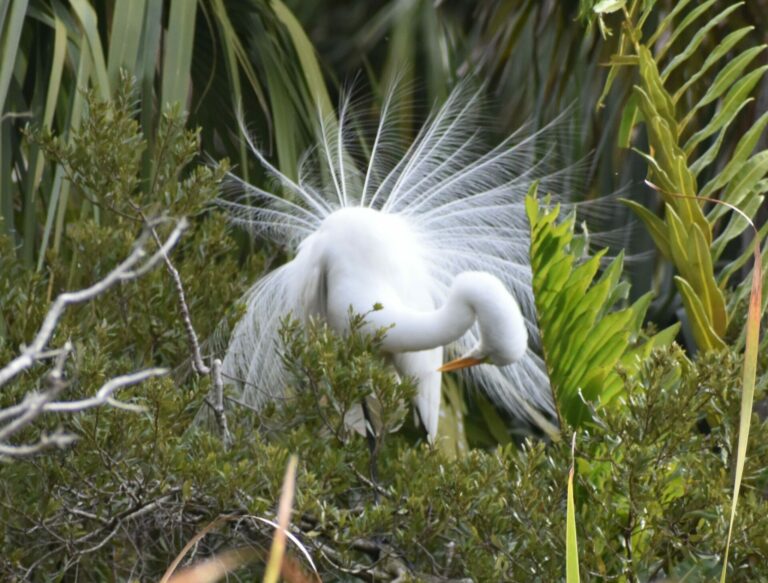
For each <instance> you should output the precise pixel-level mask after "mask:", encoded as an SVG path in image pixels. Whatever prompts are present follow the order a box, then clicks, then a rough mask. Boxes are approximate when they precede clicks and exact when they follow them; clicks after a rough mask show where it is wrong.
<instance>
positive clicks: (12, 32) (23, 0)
mask: <svg viewBox="0 0 768 583" xmlns="http://www.w3.org/2000/svg"><path fill="white" fill-rule="evenodd" d="M28 4H29V2H28V0H15V1H14V2H13V4H12V6H11V10H10V12H9V13H8V18H7V19H6V21H5V23H4V25H5V26H4V27H3V29H2V34H3V38H2V54H0V113H5V100H6V99H7V97H8V88H9V87H10V85H11V77H12V76H13V69H14V67H15V65H16V53H17V51H18V49H19V40H20V39H21V30H22V28H23V25H24V18H25V16H26V14H27V5H28Z"/></svg>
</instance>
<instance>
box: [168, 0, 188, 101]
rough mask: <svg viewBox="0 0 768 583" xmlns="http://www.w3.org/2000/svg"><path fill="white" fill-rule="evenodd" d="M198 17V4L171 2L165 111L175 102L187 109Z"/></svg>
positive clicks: (186, 0)
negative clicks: (196, 19)
mask: <svg viewBox="0 0 768 583" xmlns="http://www.w3.org/2000/svg"><path fill="white" fill-rule="evenodd" d="M196 15H197V2H196V1H194V0H173V1H172V2H171V12H170V16H169V18H168V32H167V33H166V37H165V54H164V62H163V84H162V89H161V92H160V95H161V100H160V104H161V108H165V107H167V106H168V105H170V104H173V103H179V104H180V105H181V107H182V109H186V107H187V96H188V95H189V79H190V77H189V70H190V65H191V64H192V50H193V48H194V44H193V41H194V38H195V17H196Z"/></svg>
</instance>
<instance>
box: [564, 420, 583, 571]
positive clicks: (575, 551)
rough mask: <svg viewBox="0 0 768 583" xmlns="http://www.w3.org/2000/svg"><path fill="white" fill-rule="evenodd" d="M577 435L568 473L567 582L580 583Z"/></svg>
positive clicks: (572, 444)
mask: <svg viewBox="0 0 768 583" xmlns="http://www.w3.org/2000/svg"><path fill="white" fill-rule="evenodd" d="M575 454H576V433H574V434H573V441H572V442H571V469H570V471H569V472H568V502H567V507H566V512H565V581H566V583H579V581H580V578H579V545H578V541H577V538H576V505H575V504H574V502H573V474H574V471H575V469H576V468H575V466H576V459H575V458H576V455H575Z"/></svg>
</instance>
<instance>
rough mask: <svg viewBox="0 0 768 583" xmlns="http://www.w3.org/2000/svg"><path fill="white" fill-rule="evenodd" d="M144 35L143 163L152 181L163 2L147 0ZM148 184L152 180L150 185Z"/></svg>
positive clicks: (140, 67)
mask: <svg viewBox="0 0 768 583" xmlns="http://www.w3.org/2000/svg"><path fill="white" fill-rule="evenodd" d="M144 16H145V18H144V32H143V34H142V38H141V44H140V45H139V50H140V51H141V54H140V55H139V57H138V58H139V62H138V73H137V77H138V78H139V79H140V81H139V83H140V91H141V102H142V103H141V130H142V132H143V134H144V136H145V138H146V140H147V149H146V150H145V151H144V155H143V157H142V160H141V173H142V176H143V177H144V178H145V179H148V178H149V175H150V173H151V168H152V159H153V154H154V151H155V139H154V135H155V132H154V131H153V126H154V120H155V107H154V102H155V68H156V59H157V54H158V50H159V49H160V34H161V32H162V31H161V29H162V22H163V0H147V8H146V12H145V14H144ZM146 183H147V184H148V181H147V182H146Z"/></svg>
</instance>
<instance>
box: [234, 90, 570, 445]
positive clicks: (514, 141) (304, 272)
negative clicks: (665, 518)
mask: <svg viewBox="0 0 768 583" xmlns="http://www.w3.org/2000/svg"><path fill="white" fill-rule="evenodd" d="M394 95H395V92H394V91H393V92H390V93H389V95H388V97H387V98H386V99H385V101H384V103H383V105H382V108H381V115H380V119H379V121H378V124H377V126H376V130H375V135H374V136H373V137H372V139H371V141H370V142H369V143H367V144H365V146H364V147H361V146H360V131H359V130H360V125H359V124H355V125H353V123H352V119H353V118H352V116H351V114H350V111H349V110H350V101H349V99H346V100H344V101H343V102H342V105H341V107H340V111H339V117H338V121H336V120H335V119H332V120H328V119H321V120H320V123H319V126H320V127H319V132H318V133H319V144H318V145H317V146H316V148H314V149H313V150H312V151H310V152H308V153H307V154H306V155H305V156H304V157H303V159H302V162H301V164H300V167H299V169H298V170H299V171H298V178H297V180H295V181H294V180H292V179H291V178H289V177H288V176H286V175H285V174H283V173H281V172H280V171H279V170H277V169H276V168H275V167H274V166H273V165H272V164H270V162H269V161H268V160H267V159H266V158H265V157H264V156H263V154H262V153H261V152H260V151H259V149H258V148H257V147H255V145H254V144H253V143H252V142H249V143H250V146H251V148H252V150H253V153H254V154H255V156H256V157H257V158H258V159H259V161H260V162H261V164H263V165H264V167H265V168H266V170H267V171H268V172H269V174H271V175H272V176H273V177H274V179H275V180H276V182H277V183H278V184H279V187H280V191H281V194H276V193H273V192H269V191H267V190H264V189H261V188H258V187H255V186H252V185H250V184H246V183H244V182H242V181H239V182H238V189H241V190H242V192H243V193H244V199H239V202H232V201H222V202H221V204H222V206H223V207H225V208H226V209H227V210H228V211H229V212H230V213H231V214H232V216H233V217H234V220H235V221H236V222H238V223H240V224H242V225H244V226H246V227H248V228H249V229H251V230H252V231H253V232H254V233H255V234H257V235H259V236H266V237H269V238H271V239H273V240H275V241H277V242H279V243H280V244H282V245H284V246H285V247H286V248H287V249H288V250H289V251H291V252H295V258H294V259H293V260H292V261H290V262H288V263H286V264H285V265H283V266H281V267H279V268H277V269H275V270H274V271H272V272H271V273H269V274H267V275H266V276H264V277H263V278H262V279H260V280H259V281H258V282H256V284H255V285H254V286H253V288H252V289H251V290H250V291H249V292H248V294H247V298H246V305H247V308H246V312H245V315H244V316H243V317H242V319H241V320H240V321H239V323H238V324H237V326H236V328H235V329H234V332H233V334H232V336H231V339H230V343H229V346H228V348H227V351H226V356H225V359H224V362H223V370H224V373H225V375H226V376H227V377H229V378H237V379H241V380H242V381H243V382H242V398H243V399H244V400H245V401H246V402H247V403H249V404H250V405H253V406H256V407H259V406H261V405H263V404H264V403H265V401H267V400H269V399H271V398H276V397H278V396H280V395H281V393H282V391H283V387H284V386H285V384H286V379H285V378H284V374H285V373H284V370H283V367H282V364H281V361H280V358H278V356H277V354H276V350H278V338H279V334H278V331H279V327H280V322H281V319H282V318H283V317H284V316H285V315H286V314H288V313H293V315H294V316H296V317H299V318H308V317H309V316H312V315H318V316H321V317H323V318H325V319H326V320H327V321H328V322H329V324H330V325H331V326H332V327H333V328H335V329H336V330H338V331H339V332H344V331H345V330H346V329H347V328H348V309H349V307H350V306H352V308H353V310H354V311H356V312H357V313H367V312H369V311H370V310H371V308H372V307H373V305H374V303H378V304H381V305H382V306H383V309H381V310H379V311H375V312H371V313H370V314H369V315H368V322H370V326H371V327H378V326H386V325H392V324H393V325H394V327H393V328H392V329H391V330H390V332H389V333H388V334H387V337H386V339H385V344H384V346H383V348H384V349H385V350H386V351H387V352H389V353H390V354H391V355H392V359H393V363H394V365H395V367H396V369H397V370H398V371H399V373H400V374H405V375H410V376H412V377H414V378H415V379H416V381H417V384H418V395H417V397H416V407H417V409H418V411H419V414H420V417H421V420H422V422H423V423H424V425H425V427H426V429H427V431H428V433H429V435H430V438H431V439H434V437H435V435H436V434H437V426H438V417H439V405H440V379H441V372H440V371H438V370H437V369H438V368H439V367H440V365H441V364H442V362H443V347H444V346H445V345H448V346H447V348H448V350H449V352H451V353H455V354H467V355H468V356H470V357H472V359H471V360H465V361H462V363H463V364H468V363H469V364H478V363H479V362H481V361H483V362H488V361H490V362H489V364H483V365H481V366H472V367H471V368H468V369H466V370H467V372H468V374H469V375H470V376H471V379H472V380H473V381H474V383H475V384H477V385H478V386H479V387H481V388H482V390H484V391H486V392H487V393H488V395H490V397H491V398H492V399H493V400H494V401H495V402H496V403H498V404H499V405H500V406H502V407H503V408H505V409H506V410H508V411H510V412H512V413H513V414H516V415H518V416H521V417H523V418H528V419H530V418H531V416H532V415H534V413H533V412H534V411H535V410H542V411H544V412H545V413H549V414H551V413H552V412H553V410H554V408H553V403H552V401H551V391H550V388H549V383H548V379H547V376H546V373H545V371H544V366H543V363H542V361H541V359H540V358H539V356H538V355H537V354H536V352H535V347H536V345H537V343H538V333H537V328H536V318H535V308H534V302H533V295H532V289H531V269H530V263H529V256H528V253H529V229H528V224H527V219H526V216H525V211H524V198H525V194H526V193H527V192H528V189H529V187H530V185H531V184H532V182H533V181H535V180H538V181H540V182H541V184H542V186H541V188H542V189H543V190H545V191H547V192H557V191H558V185H559V183H560V178H561V174H560V173H558V172H553V171H552V170H553V163H552V160H551V158H552V156H551V155H550V153H549V152H548V150H547V149H546V146H547V145H548V144H549V143H551V142H547V140H551V139H552V135H553V134H554V133H555V130H554V129H553V126H550V127H548V128H545V129H544V130H541V131H539V132H530V131H527V130H525V129H523V130H520V131H518V132H516V133H515V134H513V135H512V136H510V137H508V138H507V139H505V140H504V141H502V142H501V143H500V144H499V145H497V146H495V147H490V148H489V147H488V146H487V145H486V144H485V142H484V141H483V138H482V125H483V122H484V120H483V118H482V115H481V91H480V90H474V89H472V87H471V86H470V84H468V83H463V84H459V85H458V87H457V88H456V89H455V90H454V91H453V92H452V93H451V95H450V96H449V98H448V99H447V101H446V102H445V104H444V105H443V106H442V107H440V108H439V109H438V110H437V111H436V112H434V113H433V114H432V115H431V116H430V117H429V118H428V119H427V120H426V122H425V123H424V125H423V127H422V129H421V131H420V132H419V133H418V135H417V136H416V138H415V139H414V141H413V142H412V143H411V144H410V145H409V146H408V147H407V148H403V147H402V145H401V141H400V139H399V138H398V132H397V129H398V128H397V124H398V120H397V112H396V107H395V101H396V100H395V96H394ZM518 305H519V308H518ZM521 312H522V316H521ZM523 318H524V319H523ZM529 338H530V344H531V346H532V347H533V348H534V349H531V348H527V345H528V342H527V341H528V339H529Z"/></svg>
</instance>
